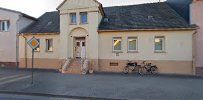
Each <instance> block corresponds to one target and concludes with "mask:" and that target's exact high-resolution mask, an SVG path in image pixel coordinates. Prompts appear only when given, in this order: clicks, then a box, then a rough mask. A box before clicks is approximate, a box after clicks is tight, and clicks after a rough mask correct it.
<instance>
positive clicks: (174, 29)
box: [97, 28, 197, 32]
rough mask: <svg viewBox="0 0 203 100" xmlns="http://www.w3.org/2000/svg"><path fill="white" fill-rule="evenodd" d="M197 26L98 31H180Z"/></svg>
mask: <svg viewBox="0 0 203 100" xmlns="http://www.w3.org/2000/svg"><path fill="white" fill-rule="evenodd" d="M196 29H197V28H166V29H121V30H98V31H97V32H126V31H180V30H196Z"/></svg>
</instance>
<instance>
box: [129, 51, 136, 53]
mask: <svg viewBox="0 0 203 100" xmlns="http://www.w3.org/2000/svg"><path fill="white" fill-rule="evenodd" d="M127 53H139V51H128V52H127Z"/></svg>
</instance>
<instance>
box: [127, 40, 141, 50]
mask: <svg viewBox="0 0 203 100" xmlns="http://www.w3.org/2000/svg"><path fill="white" fill-rule="evenodd" d="M130 39H134V40H136V50H130V43H129V42H130V41H129V40H130ZM127 42H128V43H127V48H128V52H138V37H128V38H127Z"/></svg>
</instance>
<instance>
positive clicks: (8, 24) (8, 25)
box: [0, 20, 10, 32]
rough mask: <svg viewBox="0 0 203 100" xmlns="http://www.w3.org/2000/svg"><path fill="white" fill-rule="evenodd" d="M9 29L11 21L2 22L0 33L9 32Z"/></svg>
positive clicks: (0, 22) (0, 21) (0, 23)
mask: <svg viewBox="0 0 203 100" xmlns="http://www.w3.org/2000/svg"><path fill="white" fill-rule="evenodd" d="M3 23H4V25H3ZM9 28H10V21H9V20H0V31H2V32H8V31H9ZM3 29H4V30H3Z"/></svg>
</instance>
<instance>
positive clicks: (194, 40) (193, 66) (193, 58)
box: [192, 30, 197, 75]
mask: <svg viewBox="0 0 203 100" xmlns="http://www.w3.org/2000/svg"><path fill="white" fill-rule="evenodd" d="M196 34H197V30H196V31H195V32H194V33H193V34H192V41H193V43H192V48H193V49H192V68H193V75H196V44H197V43H196Z"/></svg>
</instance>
